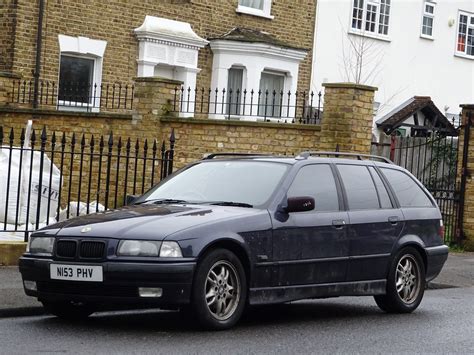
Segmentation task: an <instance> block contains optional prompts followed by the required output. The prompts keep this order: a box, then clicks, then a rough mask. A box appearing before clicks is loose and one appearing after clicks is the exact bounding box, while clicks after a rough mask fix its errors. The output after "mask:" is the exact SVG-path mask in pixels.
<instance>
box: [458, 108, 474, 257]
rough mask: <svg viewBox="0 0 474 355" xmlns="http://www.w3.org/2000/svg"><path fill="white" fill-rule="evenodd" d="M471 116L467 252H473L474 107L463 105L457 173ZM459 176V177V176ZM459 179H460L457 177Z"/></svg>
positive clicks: (460, 170) (465, 204)
mask: <svg viewBox="0 0 474 355" xmlns="http://www.w3.org/2000/svg"><path fill="white" fill-rule="evenodd" d="M469 114H470V115H471V116H470V117H471V120H472V123H473V124H471V128H470V130H471V132H470V136H469V149H468V159H467V171H466V173H467V179H466V190H465V195H464V196H465V203H464V215H463V232H464V236H465V240H464V243H463V244H464V248H465V249H466V250H468V251H474V181H473V178H474V105H463V110H462V124H463V126H462V129H461V134H460V135H459V145H460V148H459V152H460V153H459V161H458V171H459V174H461V172H462V152H463V148H464V137H465V129H466V125H467V123H468V115H469ZM459 176H460V175H459ZM459 179H460V177H459Z"/></svg>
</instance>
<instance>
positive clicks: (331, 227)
mask: <svg viewBox="0 0 474 355" xmlns="http://www.w3.org/2000/svg"><path fill="white" fill-rule="evenodd" d="M287 196H288V197H301V196H310V197H313V198H314V200H315V210H313V211H308V212H297V213H290V214H289V216H288V220H286V221H278V220H276V219H274V220H273V225H274V232H273V257H274V261H275V263H276V265H277V272H278V276H277V280H278V282H277V284H278V286H287V285H309V284H318V283H332V282H342V281H344V280H345V277H346V268H347V260H348V252H349V244H348V241H347V235H346V233H347V232H346V228H347V223H348V216H347V212H345V211H342V210H341V209H342V208H341V207H342V197H341V196H340V194H339V186H338V184H337V181H336V179H335V177H334V171H333V167H332V166H331V165H330V164H310V165H305V166H303V167H301V169H300V170H299V171H298V173H297V174H296V176H295V178H294V180H293V182H292V184H291V186H290V188H289V189H288V193H287Z"/></svg>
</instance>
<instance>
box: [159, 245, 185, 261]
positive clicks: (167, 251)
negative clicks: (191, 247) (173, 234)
mask: <svg viewBox="0 0 474 355" xmlns="http://www.w3.org/2000/svg"><path fill="white" fill-rule="evenodd" d="M160 257H162V258H182V257H183V253H182V252H181V248H180V247H179V244H178V243H176V242H163V243H162V244H161V249H160Z"/></svg>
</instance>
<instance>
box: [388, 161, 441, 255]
mask: <svg viewBox="0 0 474 355" xmlns="http://www.w3.org/2000/svg"><path fill="white" fill-rule="evenodd" d="M380 170H381V172H382V173H383V175H384V176H385V178H386V179H387V181H388V182H389V183H390V186H391V187H392V189H393V191H394V193H395V195H396V198H397V200H398V203H399V204H400V208H401V211H402V213H403V215H404V217H405V221H406V225H405V230H404V234H410V235H414V236H418V237H420V238H421V239H422V240H423V242H424V244H425V246H431V245H438V244H439V225H440V224H439V221H440V213H439V210H438V208H436V205H435V203H434V201H433V200H432V199H430V198H429V197H428V195H427V194H426V193H425V192H424V191H423V189H422V188H421V186H420V185H419V184H418V183H417V182H416V181H415V180H414V179H413V178H412V177H410V176H409V175H408V174H407V173H405V172H404V171H401V170H398V169H391V168H381V169H380Z"/></svg>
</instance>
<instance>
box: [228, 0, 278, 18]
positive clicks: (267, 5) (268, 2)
mask: <svg viewBox="0 0 474 355" xmlns="http://www.w3.org/2000/svg"><path fill="white" fill-rule="evenodd" d="M271 9H272V0H263V10H260V9H256V8H253V7H249V6H244V5H240V1H239V0H237V9H236V10H235V11H236V12H238V13H241V14H247V15H252V16H258V17H264V18H267V19H270V20H273V19H274V18H275V16H272V15H271Z"/></svg>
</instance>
